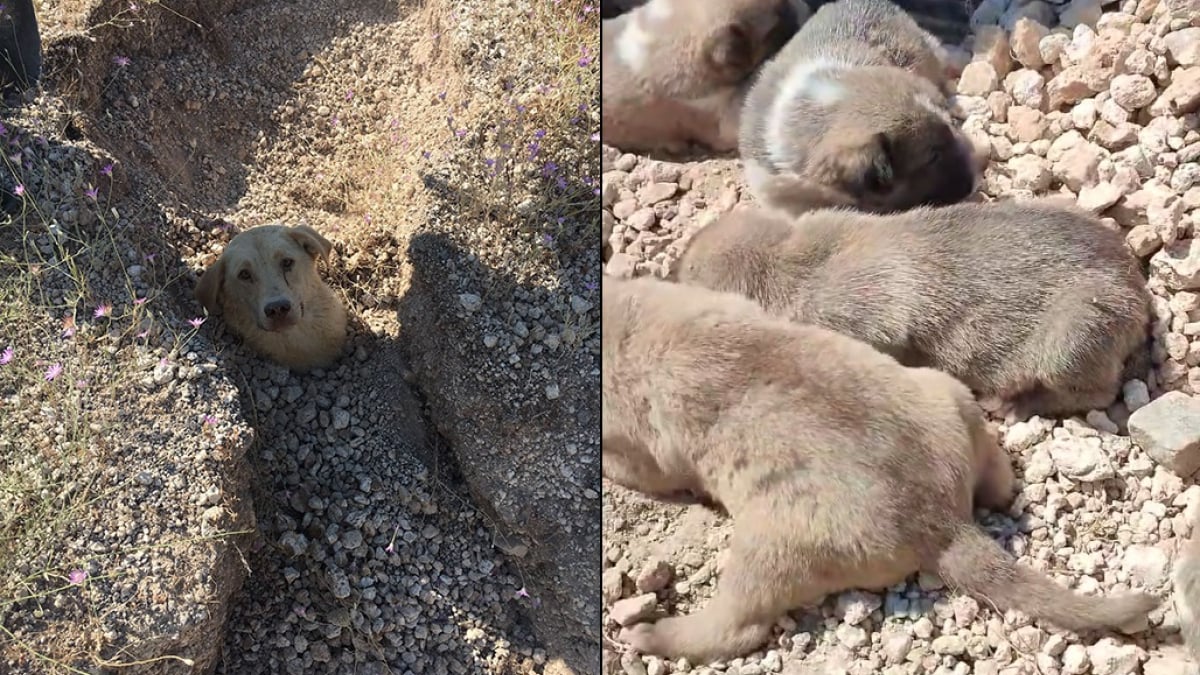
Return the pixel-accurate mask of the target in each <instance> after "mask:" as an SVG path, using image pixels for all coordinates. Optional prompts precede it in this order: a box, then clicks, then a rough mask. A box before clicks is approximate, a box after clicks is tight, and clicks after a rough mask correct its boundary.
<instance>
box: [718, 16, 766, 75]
mask: <svg viewBox="0 0 1200 675" xmlns="http://www.w3.org/2000/svg"><path fill="white" fill-rule="evenodd" d="M705 54H706V55H707V57H708V62H709V65H711V66H712V68H713V70H714V71H716V73H717V75H718V77H719V78H720V79H721V80H722V81H724V82H729V83H733V82H737V81H740V80H742V79H744V78H745V77H746V76H747V75H749V74H750V71H751V70H754V66H756V65H757V62H758V58H757V54H756V53H755V48H754V40H753V39H752V37H751V35H750V31H749V30H747V28H746V27H745V26H743V25H742V24H738V23H731V24H728V25H725V26H722V27H721V28H720V30H718V31H717V32H716V34H714V35H713V36H711V37H710V38H709V39H708V44H707V45H706V46H705Z"/></svg>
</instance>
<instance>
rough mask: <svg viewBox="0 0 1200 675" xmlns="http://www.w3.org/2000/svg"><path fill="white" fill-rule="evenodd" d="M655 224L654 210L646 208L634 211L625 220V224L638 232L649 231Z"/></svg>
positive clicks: (656, 218)
mask: <svg viewBox="0 0 1200 675" xmlns="http://www.w3.org/2000/svg"><path fill="white" fill-rule="evenodd" d="M656 222H658V216H656V215H654V209H652V208H650V207H648V206H647V207H645V208H641V209H638V210H637V211H634V212H633V213H632V214H630V216H629V217H628V218H626V219H625V224H626V225H628V226H629V227H632V228H633V229H635V230H637V231H638V232H645V231H646V230H649V229H650V228H652V227H654V223H656Z"/></svg>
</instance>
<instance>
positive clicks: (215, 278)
mask: <svg viewBox="0 0 1200 675" xmlns="http://www.w3.org/2000/svg"><path fill="white" fill-rule="evenodd" d="M224 289H225V259H224V258H218V259H217V262H215V263H213V264H212V266H211V267H209V268H208V269H206V270H204V274H201V275H200V280H199V281H197V282H196V299H197V300H199V301H200V304H201V305H204V309H206V310H208V313H209V314H220V313H221V291H223V290H224Z"/></svg>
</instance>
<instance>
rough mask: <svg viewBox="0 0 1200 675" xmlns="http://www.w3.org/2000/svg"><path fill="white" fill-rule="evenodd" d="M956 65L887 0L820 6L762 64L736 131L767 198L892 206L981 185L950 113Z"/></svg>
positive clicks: (759, 191) (783, 203) (771, 201)
mask: <svg viewBox="0 0 1200 675" xmlns="http://www.w3.org/2000/svg"><path fill="white" fill-rule="evenodd" d="M951 69H952V65H951V62H950V60H949V57H948V55H947V53H946V51H945V50H944V49H943V48H942V46H941V45H940V44H939V43H938V41H937V39H936V38H934V37H933V36H932V35H930V34H929V33H927V32H926V31H924V30H923V29H921V28H920V27H919V26H918V25H917V24H916V22H915V21H914V20H913V19H912V17H910V16H909V15H908V14H906V13H905V12H904V11H903V10H901V9H900V8H898V7H896V6H895V5H893V4H892V3H890V2H888V1H887V0H837V1H836V2H833V3H831V4H827V5H824V6H822V7H821V8H820V9H818V10H817V12H816V13H815V14H813V16H812V18H811V19H809V20H808V22H807V23H805V24H804V26H803V27H802V28H801V29H800V31H799V32H798V33H797V34H796V35H795V36H794V37H793V38H792V40H791V41H790V42H788V44H787V45H786V46H784V48H783V49H782V50H780V52H779V53H778V54H777V55H776V56H775V57H774V58H773V59H771V60H770V61H769V62H768V63H767V64H766V65H764V66H763V68H762V71H761V73H760V74H759V76H758V77H757V78H756V79H755V80H754V84H753V86H752V87H751V88H750V91H749V93H748V94H747V96H746V105H745V109H744V110H743V112H742V118H741V129H740V136H739V143H740V149H741V154H742V158H743V160H744V162H745V170H746V180H747V182H748V184H749V185H750V189H751V191H752V192H753V194H754V195H755V197H756V198H757V199H758V200H759V201H760V202H762V203H763V204H765V205H766V206H769V207H772V208H777V209H780V210H784V211H788V212H796V208H795V205H794V204H793V203H792V202H793V199H792V196H793V193H794V192H797V191H800V192H803V193H805V199H804V201H805V202H810V201H811V199H812V198H813V197H817V198H818V200H819V201H818V202H817V203H818V204H819V205H823V206H856V207H858V208H861V209H864V210H869V211H877V212H889V211H899V210H904V209H907V208H911V207H913V206H917V205H919V204H950V203H955V202H959V201H962V200H963V199H965V198H967V197H968V196H970V195H971V193H973V192H974V191H975V183H976V180H977V176H978V169H979V167H978V158H977V157H976V156H975V154H974V150H973V149H972V146H971V144H970V142H969V141H968V140H967V138H966V136H965V135H963V133H962V132H961V131H960V130H959V129H958V128H957V127H956V126H955V124H954V122H953V120H952V119H951V118H950V114H949V103H948V102H947V99H946V95H945V94H946V92H945V88H946V87H947V85H948V74H949V73H950V72H951Z"/></svg>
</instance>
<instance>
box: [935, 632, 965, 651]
mask: <svg viewBox="0 0 1200 675" xmlns="http://www.w3.org/2000/svg"><path fill="white" fill-rule="evenodd" d="M931 648H932V649H933V653H934V654H939V655H941V656H946V655H950V656H961V655H962V654H963V652H965V651H967V642H966V641H965V640H963V639H962V638H961V637H959V636H957V635H942V636H940V637H938V638H935V639H934V641H933V644H932V645H931Z"/></svg>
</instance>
